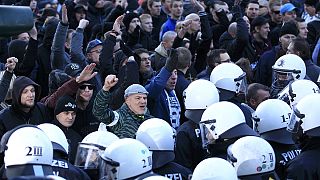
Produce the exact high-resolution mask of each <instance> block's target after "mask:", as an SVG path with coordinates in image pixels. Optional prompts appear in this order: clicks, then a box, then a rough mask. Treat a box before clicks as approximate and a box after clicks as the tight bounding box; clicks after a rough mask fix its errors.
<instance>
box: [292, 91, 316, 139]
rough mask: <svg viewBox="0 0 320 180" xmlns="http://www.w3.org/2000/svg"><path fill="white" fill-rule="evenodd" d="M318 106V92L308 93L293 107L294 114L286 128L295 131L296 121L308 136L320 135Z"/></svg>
mask: <svg viewBox="0 0 320 180" xmlns="http://www.w3.org/2000/svg"><path fill="white" fill-rule="evenodd" d="M319 107H320V94H310V95H307V96H306V97H304V98H302V99H301V100H300V101H299V102H298V104H297V105H296V107H294V108H293V112H294V114H293V115H292V117H291V120H290V123H289V125H288V129H289V130H291V131H295V127H298V126H297V123H299V124H300V126H301V128H302V130H303V133H305V134H307V135H309V136H320V131H319V129H320V128H319V127H320V121H319Z"/></svg>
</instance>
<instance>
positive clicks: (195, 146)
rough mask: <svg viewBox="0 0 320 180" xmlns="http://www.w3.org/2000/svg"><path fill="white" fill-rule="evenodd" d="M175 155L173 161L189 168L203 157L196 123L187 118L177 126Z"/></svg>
mask: <svg viewBox="0 0 320 180" xmlns="http://www.w3.org/2000/svg"><path fill="white" fill-rule="evenodd" d="M175 155H176V157H175V162H177V163H178V164H181V165H182V166H184V167H186V168H189V169H191V170H193V169H194V168H195V167H196V166H197V165H198V164H199V163H200V162H201V161H202V160H203V159H204V158H205V156H206V151H205V150H204V149H203V148H202V141H201V135H200V128H199V125H198V124H196V123H195V122H193V121H191V120H189V121H186V122H185V123H183V124H182V125H181V126H180V127H179V129H178V131H177V137H176V149H175Z"/></svg>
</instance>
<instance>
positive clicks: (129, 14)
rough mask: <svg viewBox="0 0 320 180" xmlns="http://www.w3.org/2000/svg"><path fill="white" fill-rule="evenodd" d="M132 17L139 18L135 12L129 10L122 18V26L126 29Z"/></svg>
mask: <svg viewBox="0 0 320 180" xmlns="http://www.w3.org/2000/svg"><path fill="white" fill-rule="evenodd" d="M134 18H138V19H139V15H138V14H136V13H133V12H129V13H127V14H126V15H125V16H124V18H123V24H124V26H125V27H126V29H127V31H128V29H129V25H130V22H131V21H132V19H134Z"/></svg>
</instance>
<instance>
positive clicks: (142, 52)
mask: <svg viewBox="0 0 320 180" xmlns="http://www.w3.org/2000/svg"><path fill="white" fill-rule="evenodd" d="M134 53H135V54H136V57H135V60H136V62H137V63H138V66H139V75H140V77H139V80H140V84H142V85H145V84H146V83H147V81H148V80H150V79H151V78H152V77H153V76H154V75H155V72H154V71H153V69H152V67H151V60H150V55H149V52H148V50H146V49H143V48H139V49H136V50H135V51H134ZM137 56H139V57H137ZM137 59H138V60H137Z"/></svg>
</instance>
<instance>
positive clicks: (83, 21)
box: [78, 19, 89, 29]
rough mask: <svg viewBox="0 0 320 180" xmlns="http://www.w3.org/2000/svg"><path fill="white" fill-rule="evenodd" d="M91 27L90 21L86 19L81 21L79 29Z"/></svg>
mask: <svg viewBox="0 0 320 180" xmlns="http://www.w3.org/2000/svg"><path fill="white" fill-rule="evenodd" d="M88 25H89V21H88V20H86V19H81V20H80V22H79V25H78V28H81V29H84V28H86V27H87V26H88Z"/></svg>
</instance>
